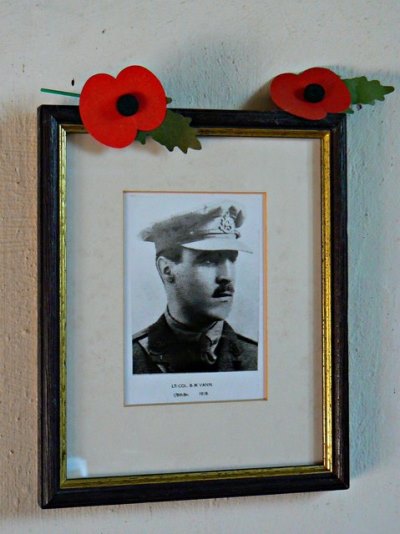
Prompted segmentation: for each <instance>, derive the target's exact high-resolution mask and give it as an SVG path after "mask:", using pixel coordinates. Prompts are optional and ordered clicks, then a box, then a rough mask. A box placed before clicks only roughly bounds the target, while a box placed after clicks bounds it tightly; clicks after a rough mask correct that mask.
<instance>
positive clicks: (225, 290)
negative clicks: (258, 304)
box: [212, 282, 235, 298]
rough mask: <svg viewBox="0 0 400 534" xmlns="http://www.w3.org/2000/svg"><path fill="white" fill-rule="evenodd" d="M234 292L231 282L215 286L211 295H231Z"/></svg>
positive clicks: (215, 296)
mask: <svg viewBox="0 0 400 534" xmlns="http://www.w3.org/2000/svg"><path fill="white" fill-rule="evenodd" d="M234 292H235V288H234V285H233V284H232V283H230V282H229V283H228V284H224V285H220V286H218V287H217V288H216V290H215V291H214V293H213V294H212V296H213V297H214V298H218V297H225V296H226V295H230V296H232V295H233V294H234Z"/></svg>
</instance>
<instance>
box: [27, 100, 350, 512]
mask: <svg viewBox="0 0 400 534" xmlns="http://www.w3.org/2000/svg"><path fill="white" fill-rule="evenodd" d="M176 111H178V112H179V113H181V114H183V115H185V116H189V117H191V118H192V125H193V126H195V127H196V128H198V129H199V134H200V135H205V136H207V135H211V136H237V137H245V136H248V135H253V136H256V137H257V136H258V135H261V132H262V135H261V136H264V137H288V138H298V137H300V138H302V137H305V138H314V139H319V140H320V142H321V175H322V182H323V183H322V185H321V187H322V188H321V221H322V222H321V226H322V229H321V243H322V253H321V256H322V265H321V270H322V280H323V289H322V299H323V302H322V313H323V319H322V321H321V322H322V325H323V326H322V328H323V332H322V339H323V354H321V365H322V368H323V377H322V378H323V384H322V391H323V395H322V399H323V421H322V422H321V425H323V443H322V448H323V456H324V458H323V462H322V464H318V465H302V466H286V465H284V466H282V467H257V468H246V469H229V470H226V469H225V470H213V471H202V472H184V473H171V474H157V475H154V474H149V475H126V476H114V477H95V478H82V479H68V478H67V476H66V467H65V465H66V436H65V432H66V429H65V426H66V421H65V419H66V415H65V413H66V412H65V403H66V400H65V385H66V384H65V381H66V376H65V357H66V355H65V349H64V348H63V346H64V345H65V342H64V341H63V336H65V324H63V320H62V317H63V313H64V312H65V309H64V308H65V298H64V297H65V291H66V287H65V285H66V284H65V254H66V251H65V250H64V249H63V246H64V245H63V243H62V239H61V228H62V225H63V224H65V220H63V217H64V214H63V213H64V212H63V204H64V203H65V196H64V195H65V191H64V190H63V187H62V182H61V178H62V174H63V173H65V168H66V160H65V154H66V136H67V133H70V132H78V131H82V129H83V127H82V122H81V119H80V115H79V109H78V107H76V106H42V107H40V108H39V110H38V136H39V147H38V167H39V198H38V203H39V310H40V311H39V333H40V335H39V351H38V352H39V366H38V375H39V403H40V405H39V408H40V409H39V414H40V416H39V417H40V418H39V464H40V467H39V486H40V488H39V502H40V506H41V507H43V508H57V507H69V506H89V505H101V504H108V505H110V504H118V503H137V502H146V501H163V500H179V499H199V498H214V497H230V496H242V495H260V494H276V493H291V492H306V491H319V490H337V489H346V488H348V487H349V435H348V364H347V351H348V348H347V346H348V341H347V212H346V209H347V208H346V203H347V196H346V195H347V192H346V118H345V116H344V115H329V116H328V117H327V118H326V119H324V120H321V121H305V120H301V119H297V118H295V117H292V116H290V115H287V114H286V113H283V112H268V113H265V112H245V111H220V110H212V111H211V110H210V111H207V110H189V109H187V110H182V109H180V110H176ZM63 178H64V179H65V176H63ZM63 343H64V345H63Z"/></svg>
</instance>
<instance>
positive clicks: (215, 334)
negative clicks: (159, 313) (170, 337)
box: [164, 307, 224, 349]
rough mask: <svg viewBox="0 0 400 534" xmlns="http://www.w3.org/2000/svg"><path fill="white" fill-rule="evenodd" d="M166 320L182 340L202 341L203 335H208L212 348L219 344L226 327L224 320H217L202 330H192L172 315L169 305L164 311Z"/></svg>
mask: <svg viewBox="0 0 400 534" xmlns="http://www.w3.org/2000/svg"><path fill="white" fill-rule="evenodd" d="M164 317H165V320H166V322H167V325H168V326H169V327H170V329H171V330H172V331H173V332H174V334H175V335H176V336H177V337H178V338H179V340H180V341H183V342H185V341H188V342H190V343H193V342H197V341H200V338H201V336H202V335H203V334H204V335H206V336H207V337H208V339H209V340H210V343H211V347H212V349H215V347H216V346H217V345H218V343H219V340H220V339H221V335H222V329H223V327H224V321H215V322H214V323H213V324H212V325H211V326H209V327H207V328H206V329H202V330H191V329H190V328H188V327H187V326H186V325H184V324H183V323H181V322H179V321H177V320H176V319H175V318H174V317H172V315H171V313H170V311H169V309H168V307H167V309H166V310H165V313H164Z"/></svg>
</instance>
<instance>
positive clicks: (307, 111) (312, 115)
mask: <svg viewBox="0 0 400 534" xmlns="http://www.w3.org/2000/svg"><path fill="white" fill-rule="evenodd" d="M271 98H272V100H273V102H274V103H275V104H276V106H278V107H279V108H281V109H283V110H284V111H287V112H288V113H291V114H292V115H296V116H297V117H302V118H304V119H310V120H319V119H323V118H324V117H326V115H327V114H328V113H340V112H342V111H345V110H346V109H347V108H348V107H349V106H350V104H351V95H350V91H349V90H348V89H347V87H346V84H345V83H344V82H343V80H341V79H340V78H339V76H338V75H337V74H335V73H334V72H332V71H331V70H329V69H323V68H321V67H314V68H312V69H308V70H305V71H304V72H302V73H301V74H291V73H285V74H279V76H276V78H274V79H273V80H272V83H271Z"/></svg>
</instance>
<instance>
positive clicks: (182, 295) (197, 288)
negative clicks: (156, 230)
mask: <svg viewBox="0 0 400 534" xmlns="http://www.w3.org/2000/svg"><path fill="white" fill-rule="evenodd" d="M237 256H238V253H237V252H236V251H233V250H217V251H208V250H207V251H205V250H191V249H187V248H183V250H182V261H181V262H180V263H176V264H174V267H173V271H174V275H175V279H174V288H175V292H176V293H175V295H176V302H177V304H178V306H179V307H180V309H181V311H182V312H183V314H184V315H185V316H186V317H187V318H188V319H189V320H190V321H193V322H196V321H197V322H198V323H199V324H201V323H203V324H206V323H207V322H210V321H216V320H220V319H225V318H226V317H227V315H228V314H229V312H230V310H231V307H232V301H233V293H234V291H235V289H234V282H235V262H236V259H237Z"/></svg>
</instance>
